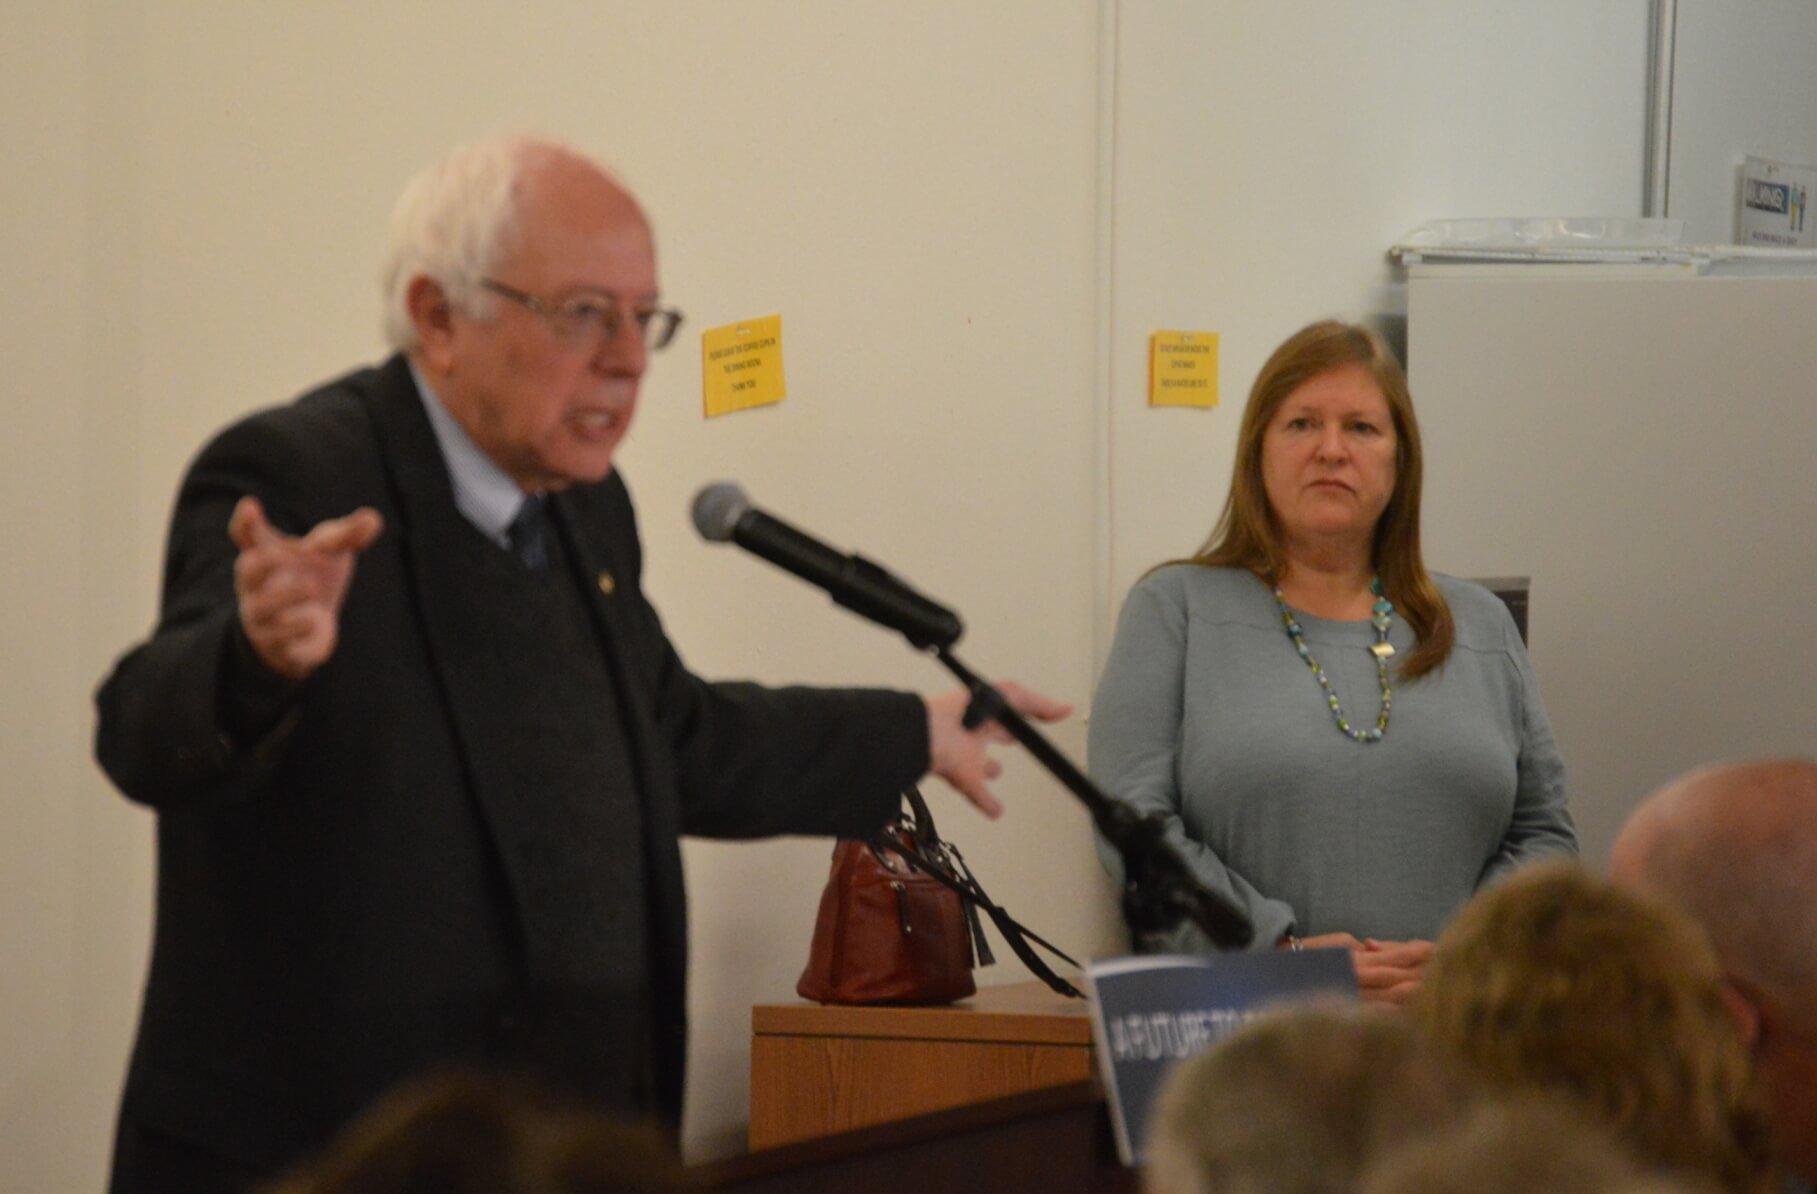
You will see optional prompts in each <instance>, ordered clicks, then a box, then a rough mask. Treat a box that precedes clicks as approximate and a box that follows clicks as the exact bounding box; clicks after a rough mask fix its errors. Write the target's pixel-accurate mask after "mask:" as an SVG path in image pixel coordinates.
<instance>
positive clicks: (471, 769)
mask: <svg viewBox="0 0 1817 1194" xmlns="http://www.w3.org/2000/svg"><path fill="white" fill-rule="evenodd" d="M248 493H250V494H254V495H256V496H258V497H259V498H260V499H261V500H263V502H264V503H265V505H266V508H267V511H268V512H269V515H270V517H271V518H272V520H273V522H274V523H276V524H277V525H278V526H280V527H281V528H283V529H286V530H288V531H291V532H293V533H296V532H301V531H303V530H306V529H307V528H308V527H310V526H312V525H314V524H315V523H317V522H319V521H321V520H322V519H325V518H331V517H336V516H339V515H342V514H345V513H347V512H348V511H350V510H352V509H354V508H356V507H358V506H361V505H370V506H374V507H376V508H377V509H378V510H379V512H380V513H381V514H383V515H384V518H385V532H384V534H383V536H382V537H381V538H380V540H379V541H378V542H377V543H376V544H375V545H374V546H373V547H372V548H371V549H370V550H368V551H367V552H366V553H365V554H364V555H363V556H362V557H361V559H360V561H359V564H358V568H357V570H356V573H355V576H354V580H353V584H352V587H351V590H350V592H349V595H348V598H347V602H346V606H345V608H344V610H343V612H342V620H341V640H340V644H339V646H338V648H337V650H336V652H335V654H334V657H333V658H332V659H331V660H330V661H329V662H328V664H327V665H325V666H324V667H323V668H322V669H321V670H320V671H318V672H317V673H316V674H315V675H314V676H312V677H311V678H310V679H309V680H308V681H306V682H305V683H304V685H303V686H302V688H301V690H300V692H299V693H298V694H296V696H295V699H294V703H292V704H291V705H290V706H289V710H288V713H287V714H285V715H284V716H283V717H282V719H281V720H280V721H279V722H278V723H277V724H276V726H275V728H273V729H271V730H270V731H269V732H262V733H261V734H259V735H256V736H255V737H256V740H253V741H243V742H242V741H236V740H235V738H234V736H233V734H232V733H230V732H229V730H228V727H227V723H226V722H224V720H223V717H222V699H221V679H222V677H223V675H224V674H226V670H227V669H231V668H233V667H234V666H235V655H234V638H233V636H234V635H235V634H236V633H237V630H236V625H235V619H236V616H235V605H234V596H233V579H232V569H233V561H234V558H235V555H236V552H235V549H234V547H233V545H232V544H231V542H230V541H229V540H228V538H227V535H226V526H227V521H228V515H229V513H230V511H231V510H232V508H233V505H234V503H235V502H236V501H238V499H239V498H240V497H241V496H242V495H244V494H248ZM551 512H552V515H553V521H554V524H555V527H556V529H557V531H558V533H559V534H561V535H562V536H563V544H564V545H565V548H566V555H567V556H568V557H569V558H571V559H572V560H573V561H574V563H575V566H576V572H577V582H584V584H583V587H584V588H585V590H586V592H587V595H588V602H587V603H588V607H589V610H590V613H591V614H592V616H593V619H594V621H595V622H596V628H597V630H598V631H599V635H600V640H601V643H602V647H603V649H604V650H605V652H606V656H607V663H608V667H609V670H610V673H611V675H612V677H613V678H614V681H615V683H616V685H617V690H618V694H619V704H620V706H621V710H622V713H623V720H624V722H625V725H624V732H625V738H626V740H627V741H628V742H629V743H630V747H631V757H630V758H627V759H625V760H624V766H625V767H626V768H627V769H628V770H629V774H630V778H631V779H632V781H633V782H634V784H635V790H636V791H637V792H638V793H639V795H640V797H641V799H642V802H643V824H644V828H645V841H644V855H645V858H646V859H647V861H646V863H645V869H646V872H647V875H648V883H647V890H648V908H647V918H648V919H647V923H648V925H649V931H648V936H649V938H650V942H651V948H650V954H651V957H650V961H649V972H650V974H651V976H652V983H651V986H652V988H653V989H652V990H651V992H650V1012H651V1016H652V1017H653V1020H654V1023H655V1030H654V1032H655V1039H654V1040H652V1041H650V1042H649V1043H648V1044H649V1047H648V1053H649V1055H650V1056H651V1058H652V1059H653V1067H654V1071H655V1072H654V1083H655V1092H654V1103H655V1107H654V1108H652V1109H653V1110H656V1111H657V1112H659V1113H660V1114H662V1115H664V1116H666V1117H668V1118H669V1119H670V1120H671V1121H675V1120H678V1119H679V1114H680V1107H681V1080H682V1065H683V1060H684V1056H685V1031H686V1027H685V1010H686V990H685V982H686V974H685V968H686V958H687V943H686V920H685V906H684V899H683V891H682V873H681V861H680V851H679V843H678V838H679V836H680V835H681V834H683V833H690V834H701V835H708V836H717V837H756V836H761V835H767V834H777V833H815V834H837V835H843V836H857V835H862V834H868V833H869V832H871V831H872V830H874V829H875V828H876V827H877V826H878V825H879V824H880V823H881V822H882V821H883V820H884V819H885V818H886V817H887V816H888V815H889V814H890V812H891V811H892V810H893V809H894V807H895V805H896V801H897V799H898V793H899V792H900V790H901V789H902V788H903V787H904V786H905V785H907V784H908V783H910V782H912V781H913V780H914V779H915V778H916V777H917V776H918V775H919V774H920V773H921V771H922V770H923V769H924V768H925V766H926V762H927V734H926V723H925V715H924V713H923V710H922V706H921V703H920V701H919V700H918V698H916V697H914V696H912V695H909V694H904V693H891V692H883V691H876V690H822V689H804V688H796V689H765V688H760V687H757V686H755V685H750V684H724V683H707V682H704V681H702V680H700V679H698V678H697V677H695V676H694V675H692V674H691V673H689V672H688V670H687V669H686V668H685V667H684V666H683V664H682V662H681V660H680V658H679V657H678V656H677V655H676V653H675V651H674V649H673V647H672V646H671V645H670V643H669V641H668V639H667V637H666V636H665V635H664V633H663V629H662V626H661V624H660V623H659V621H658V619H657V616H656V612H655V610H654V609H653V608H652V607H651V606H650V604H649V603H648V602H647V601H646V600H645V599H644V596H643V593H642V591H641V589H640V587H639V572H640V565H641V556H640V547H639V543H638V537H637V530H636V526H635V522H634V518H633V513H632V508H631V503H630V499H629V496H628V494H627V493H626V490H625V487H624V484H623V482H622V481H621V480H620V479H619V478H618V476H617V474H616V473H614V474H613V475H612V476H610V477H609V478H608V479H607V480H606V481H604V482H602V483H600V484H598V485H592V486H584V487H577V488H575V489H571V490H568V491H565V492H562V493H560V494H557V495H556V496H555V498H554V499H553V501H552V503H551ZM498 550H499V549H498V548H497V547H496V546H495V545H494V544H492V543H491V542H489V541H488V540H486V539H485V538H484V536H482V535H481V534H480V533H479V532H478V531H477V530H475V529H474V528H473V527H472V526H471V525H470V524H469V523H468V522H467V521H466V520H465V519H464V518H463V517H462V516H461V515H460V514H459V513H458V511H456V509H455V507H454V504H453V496H452V489H451V485H450V482H449V478H448V475H447V471H446V468H445V466H444V465H443V463H442V459H441V456H440V452H439V450H438V448H437V445H436V443H435V440H434V437H433V434H432V432H431V430H430V427H429V424H428V420H427V418H426V417H425V415H424V413H423V411H422V408H421V403H420V400H419V398H418V396H417V393H416V390H415V388H414V385H413V383H412V381H411V377H410V374H409V370H408V368H407V365H406V363H405V361H404V359H403V358H402V357H394V358H392V359H391V360H390V361H388V362H387V363H386V364H384V365H383V366H382V367H380V368H377V369H368V370H362V371H360V372H357V373H353V374H350V375H348V376H346V377H344V378H341V379H339V380H338V381H335V382H333V383H330V384H329V385H327V386H325V387H323V388H321V389H319V390H316V391H315V392H313V393H310V394H307V395H305V396H304V397H302V398H301V399H299V400H298V401H296V402H295V403H293V404H291V405H289V406H286V407H281V408H278V409H275V410H270V411H266V412H263V413H260V414H257V415H254V416H252V417H250V418H248V419H246V420H244V421H243V422H240V423H238V424H236V425H235V426H233V427H231V428H229V429H228V430H227V431H225V432H223V433H222V434H221V435H220V436H219V437H217V438H216V439H215V440H214V441H213V442H212V443H210V444H209V445H208V446H207V447H206V448H204V449H203V451H202V452H201V454H200V455H199V457H198V458H197V460H196V461H195V463H194V464H193V465H192V466H191V468H190V471H189V473H188V475H187V477H186V478H185V480H184V482H183V485H182V489H181V492H180V494H179V497H178V500H177V505H176V511H175V515H174V517H173V521H172V526H171V531H170V541H169V552H168V557H167V560H166V574H165V578H164V589H163V600H162V609H161V615H160V618H159V621H158V625H157V628H156V630H155V631H154V633H153V634H152V636H151V638H150V639H149V640H148V641H147V642H145V643H144V644H143V645H141V646H139V647H138V648H136V649H135V650H133V651H132V652H130V653H129V654H128V655H126V656H125V657H124V658H123V659H122V660H121V661H120V662H119V664H118V665H117V667H116V668H115V670H114V672H113V674H112V675H111V676H110V677H109V678H108V680H107V681H106V682H105V683H104V685H103V686H102V688H101V690H100V692H99V694H98V697H97V703H98V706H99V712H100V722H99V729H98V734H97V755H98V757H99V759H100V761H101V764H102V766H103V767H104V768H105V769H106V771H107V773H108V775H109V776H111V777H112V778H113V780H114V782H115V783H116V784H118V785H119V787H120V789H121V791H123V792H124V793H126V795H127V796H129V797H130V798H132V799H133V800H135V801H138V802H140V803H143V804H146V805H149V806H151V807H153V808H155V809H156V810H157V812H158V891H157V925H156V933H155V939H154V945H153V951H152V961H151V970H150V976H149V978H148V981H147V986H146V992H145V1002H144V1009H143V1013H142V1017H141V1022H140V1027H139V1034H138V1039H137V1044H136V1046H135V1049H134V1052H133V1058H132V1062H131V1068H130V1072H129V1075H128V1079H127V1085H126V1091H125V1094H124V1098H123V1103H122V1119H123V1122H133V1123H138V1124H144V1125H149V1126H150V1127H152V1128H153V1129H155V1130H157V1131H159V1132H162V1133H166V1134H168V1135H171V1136H175V1137H176V1138H178V1139H180V1140H184V1141H188V1142H192V1143H195V1144H197V1145H200V1146H202V1147H204V1148H206V1149H209V1150H211V1151H214V1152H216V1153H219V1154H221V1155H223V1156H227V1157H232V1158H235V1159H237V1160H240V1161H243V1162H246V1163H250V1164H252V1165H255V1166H259V1167H275V1166H277V1165H281V1164H283V1163H285V1162H288V1161H290V1160H292V1159H293V1158H295V1157H296V1156H298V1155H299V1154H300V1153H301V1152H304V1151H306V1150H309V1149H313V1148H315V1147H317V1146H319V1145H320V1144H321V1143H322V1141H323V1140H324V1139H325V1138H326V1137H327V1135H328V1134H330V1133H331V1132H332V1131H333V1130H334V1129H335V1128H337V1127H338V1126H339V1125H340V1124H342V1123H343V1122H344V1121H345V1120H347V1119H348V1118H349V1117H351V1116H352V1115H354V1114H355V1113H356V1112H357V1111H358V1110H359V1109H360V1108H361V1107H363V1106H364V1105H365V1104H367V1103H368V1102H369V1101H370V1100H371V1099H372V1098H373V1097H374V1096H376V1095H377V1094H379V1093H380V1092H381V1091H383V1090H384V1089H385V1088H387V1087H388V1086H390V1085H392V1084H394V1083H395V1082H397V1081H398V1080H399V1079H401V1078H403V1077H405V1076H407V1075H410V1074H412V1073H415V1072H418V1071H420V1070H422V1069H424V1068H426V1067H429V1066H433V1065H435V1064H437V1063H441V1062H445V1061H450V1060H463V1059H464V1060H486V1059H505V1060H509V1059H510V1058H511V1057H512V1056H513V1055H514V1053H515V1052H522V1051H526V1050H528V1051H536V1050H541V1051H544V1052H547V1051H549V1050H551V1049H556V1050H562V1049H568V1050H572V1051H574V1056H575V1057H578V1058H579V1059H581V1060H582V1062H584V1061H585V1059H586V1058H588V1057H589V1056H591V1055H594V1054H598V1055H599V1056H607V1055H609V1054H610V1053H611V1051H612V1050H613V1048H614V1047H615V1042H614V1041H612V1040H611V1039H609V1038H610V1035H611V1033H612V1032H613V1031H614V1029H613V1027H612V1026H610V1025H606V1024H600V1025H592V1024H589V1022H588V1013H587V1007H586V1002H585V999H584V992H582V993H581V995H582V996H583V997H582V998H578V999H574V998H570V999H568V1001H567V1005H566V1006H549V1004H548V1001H547V1000H545V999H544V998H543V997H542V996H541V995H540V994H539V991H540V987H539V982H538V977H539V976H538V975H536V974H535V973H532V972H531V970H532V963H531V962H530V961H529V959H528V955H527V953H526V950H525V948H524V942H525V939H526V937H527V935H528V934H529V932H530V931H531V927H530V926H527V925H526V924H525V923H524V921H523V917H524V909H523V906H522V904H521V902H520V901H519V900H518V898H517V892H516V888H517V885H518V881H519V878H520V876H521V874H522V868H523V867H524V866H525V865H526V861H525V859H524V858H523V857H522V856H521V855H520V854H517V853H514V850H513V846H514V836H513V824H512V819H511V817H510V816H509V815H508V813H507V811H506V810H505V809H503V808H501V807H499V804H500V802H499V801H498V800H497V799H496V797H495V795H494V794H495V793H496V792H497V791H498V790H499V789H500V787H501V786H502V784H503V781H504V777H505V776H507V775H508V774H509V773H510V769H511V768H512V766H513V754H512V750H513V744H512V743H509V742H500V741H496V740H495V737H496V736H495V735H489V734H488V732H487V728H488V725H489V724H490V722H491V720H492V718H491V716H490V710H491V704H490V702H491V701H492V699H493V697H492V694H491V693H489V692H488V691H486V690H484V689H483V688H482V687H480V686H478V685H477V684H475V683H473V682H472V679H473V675H474V672H475V670H476V669H475V668H474V667H473V666H471V665H472V664H473V662H474V661H475V660H477V659H478V658H479V657H480V654H481V653H484V652H486V651H488V650H489V647H490V644H489V641H488V634H487V629H488V619H489V616H490V609H491V608H492V607H491V605H490V601H491V600H492V595H491V594H490V593H489V592H488V590H487V587H486V586H485V585H484V584H483V583H478V580H477V578H478V575H479V573H480V572H482V571H483V569H478V568H476V564H477V563H479V562H481V561H480V555H479V553H485V552H497V551H498ZM600 576H609V577H610V578H611V583H610V584H609V585H607V584H598V583H592V582H593V581H594V579H595V578H597V577H600ZM607 588H610V589H611V591H610V593H607V592H606V591H605V590H606V589H607ZM242 666H243V665H242ZM479 670H483V669H479ZM576 715H577V716H584V711H577V712H576ZM798 928H799V930H800V932H801V940H802V943H803V946H804V948H805V945H806V939H807V926H806V925H802V926H798ZM612 964H613V959H612V958H609V957H602V958H597V959H590V960H585V964H584V965H583V966H582V969H585V966H586V965H591V966H594V967H596V968H597V969H598V971H599V972H600V973H602V974H604V973H606V972H607V971H609V969H610V967H611V966H612ZM568 994H569V995H570V996H573V995H574V992H569V993H568ZM618 1031H622V1028H620V1029H618ZM595 1037H597V1038H599V1039H592V1038H595ZM622 1043H623V1042H616V1044H622Z"/></svg>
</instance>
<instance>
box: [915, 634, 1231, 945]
mask: <svg viewBox="0 0 1817 1194" xmlns="http://www.w3.org/2000/svg"><path fill="white" fill-rule="evenodd" d="M910 641H914V640H913V639H912V638H911V640H910ZM915 645H916V646H918V647H921V648H922V649H923V650H926V649H928V648H930V647H931V648H932V649H933V653H934V657H935V658H937V659H938V660H940V662H941V663H943V664H945V665H946V668H947V670H948V671H950V672H952V673H953V675H955V676H957V677H959V682H960V683H961V684H963V685H965V687H966V689H967V691H969V692H970V693H971V694H972V700H971V703H970V704H969V705H967V706H966V707H965V728H966V729H968V730H970V729H977V728H978V727H979V726H981V725H983V724H984V723H985V722H987V721H995V722H996V723H997V724H998V725H1001V726H1002V727H1003V728H1004V729H1006V730H1008V731H1009V733H1010V736H1011V737H1012V738H1014V739H1015V740H1016V741H1017V742H1020V743H1021V744H1022V745H1023V746H1025V747H1027V748H1028V753H1030V754H1032V755H1034V756H1035V758H1036V759H1037V760H1038V761H1039V762H1040V764H1041V765H1042V766H1043V767H1045V768H1047V770H1048V773H1049V774H1050V775H1052V776H1053V777H1054V778H1055V779H1057V780H1059V781H1060V782H1061V783H1062V784H1063V785H1065V787H1066V789H1067V790H1068V791H1069V792H1071V793H1072V794H1073V795H1074V796H1077V797H1078V798H1079V800H1080V801H1081V802H1082V803H1083V804H1084V805H1085V807H1086V809H1087V810H1088V811H1089V812H1090V813H1091V819H1092V822H1093V823H1094V824H1095V825H1097V827H1098V832H1099V833H1102V834H1103V835H1104V836H1105V837H1106V838H1107V839H1109V841H1110V842H1111V844H1112V845H1114V846H1116V848H1117V849H1118V850H1119V851H1120V852H1121V853H1122V855H1123V874H1124V885H1123V917H1124V919H1125V920H1126V921H1128V923H1129V926H1130V928H1132V929H1134V930H1135V931H1136V932H1138V933H1148V932H1156V931H1160V930H1165V929H1170V928H1172V927H1174V926H1175V925H1177V924H1179V923H1180V919H1181V918H1182V917H1186V918H1188V919H1190V920H1191V921H1192V922H1193V923H1194V924H1196V925H1198V926H1199V928H1201V929H1203V930H1204V931H1205V935H1206V936H1207V937H1209V938H1211V940H1212V943H1213V944H1214V945H1216V946H1217V947H1218V948H1219V949H1240V948H1242V947H1243V946H1246V945H1248V944H1249V942H1250V941H1251V939H1253V938H1254V937H1255V926H1254V925H1252V924H1250V922H1249V917H1248V916H1247V915H1246V914H1245V913H1244V912H1243V910H1242V909H1241V908H1239V907H1237V906H1236V905H1235V904H1234V903H1232V902H1231V901H1230V900H1229V899H1228V898H1226V897H1224V896H1221V895H1219V894H1217V893H1216V892H1213V891H1211V890H1209V889H1207V888H1206V886H1205V885H1204V884H1203V883H1200V882H1199V880H1198V879H1197V878H1196V877H1195V876H1194V875H1193V873H1192V871H1191V870H1189V869H1188V868H1187V866H1186V862H1185V860H1184V859H1182V858H1181V857H1180V855H1179V853H1178V852H1177V851H1175V850H1174V848H1173V847H1172V846H1170V845H1168V844H1167V842H1166V841H1165V840H1164V834H1165V833H1166V825H1165V823H1164V822H1163V821H1162V819H1161V818H1160V817H1159V816H1158V815H1156V814H1154V813H1138V812H1136V811H1135V810H1134V809H1132V808H1130V807H1129V806H1128V805H1127V804H1124V803H1123V802H1122V801H1118V800H1112V799H1111V798H1110V797H1108V796H1106V795H1105V794H1104V793H1103V792H1102V791H1101V790H1099V788H1098V786H1097V785H1096V784H1094V783H1092V782H1091V780H1090V779H1088V778H1086V776H1085V773H1084V772H1082V771H1080V770H1079V769H1078V768H1077V767H1075V766H1073V764H1072V761H1071V760H1070V759H1068V758H1067V757H1066V756H1065V755H1063V754H1061V753H1060V752H1059V750H1057V749H1056V748H1055V747H1054V745H1053V744H1052V743H1051V742H1049V741H1048V740H1047V739H1046V738H1045V737H1044V736H1043V735H1042V734H1041V731H1040V730H1037V729H1036V728H1035V727H1034V726H1032V725H1030V724H1029V722H1028V719H1027V718H1025V717H1023V716H1022V715H1021V714H1020V713H1018V712H1016V711H1015V710H1014V709H1013V708H1011V707H1010V704H1009V702H1008V701H1006V700H1004V699H1003V694H1002V693H1000V692H998V691H997V690H996V689H995V688H993V687H992V686H991V685H990V684H988V683H986V682H985V681H984V680H982V679H980V678H979V677H978V676H977V675H976V674H975V673H974V672H973V671H972V670H971V669H970V668H968V667H966V666H965V665H964V664H963V663H961V662H959V659H958V657H957V656H955V655H954V654H953V653H952V651H951V650H949V649H948V648H947V647H946V646H944V645H940V644H936V643H921V642H917V643H915Z"/></svg>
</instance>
